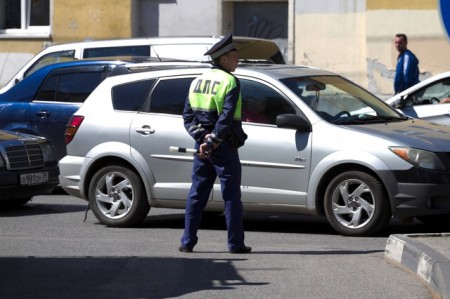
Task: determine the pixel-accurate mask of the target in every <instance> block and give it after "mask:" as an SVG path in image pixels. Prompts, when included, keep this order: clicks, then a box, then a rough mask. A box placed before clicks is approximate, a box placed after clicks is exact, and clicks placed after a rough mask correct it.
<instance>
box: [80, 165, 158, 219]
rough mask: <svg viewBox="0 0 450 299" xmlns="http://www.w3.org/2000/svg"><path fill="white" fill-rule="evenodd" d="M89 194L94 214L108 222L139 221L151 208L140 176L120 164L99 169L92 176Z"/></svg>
mask: <svg viewBox="0 0 450 299" xmlns="http://www.w3.org/2000/svg"><path fill="white" fill-rule="evenodd" d="M88 196H89V204H90V206H91V208H92V212H93V213H94V215H95V217H96V218H97V219H98V220H99V221H100V222H101V223H103V224H105V225H107V226H112V227H129V226H133V225H136V224H138V223H140V222H142V221H143V220H144V218H145V217H146V216H147V215H148V212H149V210H150V205H149V203H148V201H147V199H146V196H145V190H144V187H143V184H142V182H141V180H140V178H139V176H138V175H137V174H136V173H135V172H134V171H132V170H130V169H129V168H126V167H123V166H119V165H118V166H107V167H104V168H101V169H100V170H99V171H97V172H96V173H95V174H94V176H93V177H92V179H91V182H90V185H89V193H88Z"/></svg>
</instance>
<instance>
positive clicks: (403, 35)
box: [395, 33, 408, 42]
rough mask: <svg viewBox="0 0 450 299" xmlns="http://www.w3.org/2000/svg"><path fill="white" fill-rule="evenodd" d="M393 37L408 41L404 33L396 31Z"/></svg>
mask: <svg viewBox="0 0 450 299" xmlns="http://www.w3.org/2000/svg"><path fill="white" fill-rule="evenodd" d="M395 37H399V38H403V39H404V40H405V42H408V37H407V36H406V34H404V33H397V34H396V35H395Z"/></svg>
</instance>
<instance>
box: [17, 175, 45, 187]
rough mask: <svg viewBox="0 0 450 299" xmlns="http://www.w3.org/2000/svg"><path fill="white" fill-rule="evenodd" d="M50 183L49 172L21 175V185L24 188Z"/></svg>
mask: <svg viewBox="0 0 450 299" xmlns="http://www.w3.org/2000/svg"><path fill="white" fill-rule="evenodd" d="M45 182H48V172H36V173H27V174H21V175H20V184H21V185H22V186H30V185H39V184H42V183H45Z"/></svg>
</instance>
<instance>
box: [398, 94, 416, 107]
mask: <svg viewBox="0 0 450 299" xmlns="http://www.w3.org/2000/svg"><path fill="white" fill-rule="evenodd" d="M413 105H414V100H413V98H412V97H410V96H409V94H405V95H403V96H402V97H401V98H400V103H399V104H398V105H397V107H395V108H399V109H403V108H406V107H412V106H413Z"/></svg>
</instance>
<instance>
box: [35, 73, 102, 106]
mask: <svg viewBox="0 0 450 299" xmlns="http://www.w3.org/2000/svg"><path fill="white" fill-rule="evenodd" d="M104 78H105V72H100V71H99V72H74V73H62V74H61V73H60V74H55V75H51V76H49V77H48V79H47V80H46V81H45V82H44V84H43V86H42V88H41V89H40V90H39V93H38V95H37V97H36V100H38V101H56V102H71V103H82V102H84V101H85V100H86V98H87V97H88V96H89V94H91V92H92V91H93V90H94V89H95V88H96V87H97V86H98V85H99V84H100V82H102V81H103V79H104Z"/></svg>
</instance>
